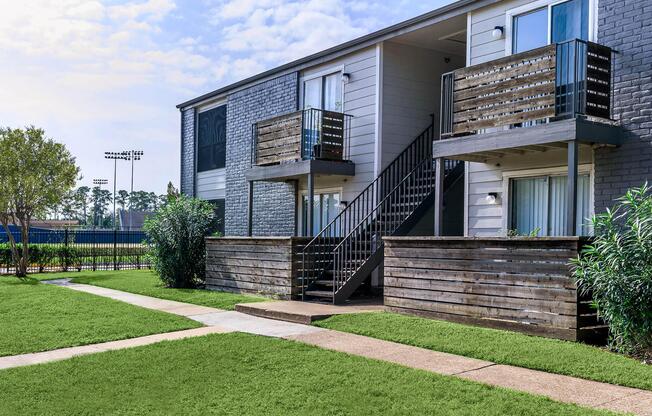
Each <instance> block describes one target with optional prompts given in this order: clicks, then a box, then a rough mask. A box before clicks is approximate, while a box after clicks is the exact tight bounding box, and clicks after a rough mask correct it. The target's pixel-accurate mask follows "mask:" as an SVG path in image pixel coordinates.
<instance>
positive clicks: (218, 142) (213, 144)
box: [197, 105, 226, 172]
mask: <svg viewBox="0 0 652 416" xmlns="http://www.w3.org/2000/svg"><path fill="white" fill-rule="evenodd" d="M197 124H198V131H197V172H204V171H207V170H213V169H221V168H223V167H224V166H225V164H226V106H225V105H222V106H220V107H217V108H213V109H211V110H207V111H203V112H201V113H199V120H198V123H197Z"/></svg>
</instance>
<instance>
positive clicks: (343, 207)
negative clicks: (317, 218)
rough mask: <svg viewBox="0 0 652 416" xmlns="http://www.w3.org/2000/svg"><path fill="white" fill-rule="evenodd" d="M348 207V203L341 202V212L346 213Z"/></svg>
mask: <svg viewBox="0 0 652 416" xmlns="http://www.w3.org/2000/svg"><path fill="white" fill-rule="evenodd" d="M347 205H349V202H348V201H340V211H344V210H345V209H346V207H347Z"/></svg>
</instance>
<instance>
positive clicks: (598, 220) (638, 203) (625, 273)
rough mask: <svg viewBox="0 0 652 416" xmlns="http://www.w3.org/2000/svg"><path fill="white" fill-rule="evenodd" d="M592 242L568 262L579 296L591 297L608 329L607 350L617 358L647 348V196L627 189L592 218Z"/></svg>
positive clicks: (651, 211)
mask: <svg viewBox="0 0 652 416" xmlns="http://www.w3.org/2000/svg"><path fill="white" fill-rule="evenodd" d="M592 221H593V227H594V230H595V240H594V242H593V243H592V244H591V245H589V246H588V247H586V248H585V249H584V250H583V252H582V254H581V256H580V257H579V259H576V260H574V261H573V266H574V267H573V274H574V276H575V279H576V280H577V283H578V286H579V289H580V290H581V292H582V293H584V294H587V293H591V295H592V297H593V301H594V304H595V306H596V307H597V310H598V313H599V315H600V316H601V317H602V318H603V319H604V320H605V321H606V323H607V324H609V332H610V346H611V348H612V349H614V350H616V351H619V352H623V353H644V352H645V350H647V351H648V352H650V349H651V348H652V195H651V194H650V188H649V187H648V186H647V184H646V185H644V186H642V187H640V188H633V189H630V190H629V191H628V192H627V193H626V194H625V196H623V197H622V198H619V199H618V203H617V205H616V206H615V207H614V208H613V209H610V210H607V212H605V213H603V214H599V215H596V216H595V217H594V218H593V219H592Z"/></svg>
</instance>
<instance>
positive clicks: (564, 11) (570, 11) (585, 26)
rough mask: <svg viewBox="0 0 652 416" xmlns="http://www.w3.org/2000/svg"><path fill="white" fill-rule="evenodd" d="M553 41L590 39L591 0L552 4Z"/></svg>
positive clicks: (551, 30)
mask: <svg viewBox="0 0 652 416" xmlns="http://www.w3.org/2000/svg"><path fill="white" fill-rule="evenodd" d="M550 33H551V37H550V38H551V40H552V43H560V42H565V41H567V40H572V39H583V40H588V39H589V1H588V0H570V1H567V2H564V3H560V4H556V5H554V6H552V20H551V26H550Z"/></svg>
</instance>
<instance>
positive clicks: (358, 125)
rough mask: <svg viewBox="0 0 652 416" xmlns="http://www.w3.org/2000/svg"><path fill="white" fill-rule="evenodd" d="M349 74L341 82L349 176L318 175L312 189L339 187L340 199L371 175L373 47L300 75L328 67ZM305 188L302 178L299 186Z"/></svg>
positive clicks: (349, 197)
mask: <svg viewBox="0 0 652 416" xmlns="http://www.w3.org/2000/svg"><path fill="white" fill-rule="evenodd" d="M331 69H332V70H334V71H338V70H341V71H343V72H344V73H348V74H350V79H349V82H348V83H345V84H343V95H344V97H343V98H344V113H346V114H350V115H352V116H353V118H352V119H351V136H350V146H351V147H350V159H351V160H352V161H353V162H354V163H355V176H354V177H351V178H346V179H344V178H333V177H328V176H326V177H318V178H317V179H316V181H315V188H316V189H326V188H334V187H335V188H342V199H343V200H345V201H350V200H352V199H353V198H355V197H356V196H357V195H358V193H360V191H361V190H362V189H364V188H365V187H366V186H367V185H368V184H369V183H370V182H371V181H372V180H373V179H374V177H375V176H374V161H375V160H374V157H375V153H374V147H375V143H376V133H375V130H376V120H375V119H376V70H377V65H376V48H375V47H370V48H367V49H364V50H361V51H357V52H355V53H352V54H350V55H346V56H343V57H341V58H338V59H335V60H333V61H329V62H326V63H324V64H320V65H318V66H315V67H312V68H309V69H307V70H305V71H303V72H302V73H301V77H309V76H310V75H312V74H316V73H321V72H323V71H329V70H331ZM306 188H307V185H306V182H305V180H303V181H302V182H301V183H300V189H301V190H305V189H306Z"/></svg>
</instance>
